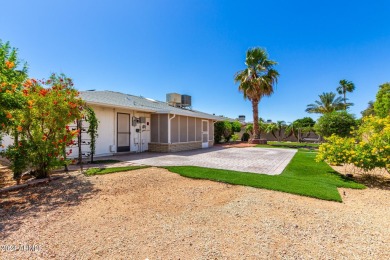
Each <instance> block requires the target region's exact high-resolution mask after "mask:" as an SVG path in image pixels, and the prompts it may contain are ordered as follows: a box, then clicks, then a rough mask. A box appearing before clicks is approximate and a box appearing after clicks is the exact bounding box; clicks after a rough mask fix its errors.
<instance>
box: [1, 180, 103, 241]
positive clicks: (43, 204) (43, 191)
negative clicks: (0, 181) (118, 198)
mask: <svg viewBox="0 0 390 260" xmlns="http://www.w3.org/2000/svg"><path fill="white" fill-rule="evenodd" d="M98 191H99V190H98V189H94V188H93V184H92V183H91V182H90V181H89V180H88V179H87V178H84V177H83V176H76V177H75V176H66V177H64V178H61V179H58V180H54V181H51V182H49V183H44V184H43V183H42V184H38V185H37V186H33V187H27V188H25V189H22V190H19V191H12V192H8V193H5V194H0V241H1V240H4V239H5V238H6V237H8V236H9V235H10V234H11V233H12V232H17V231H18V230H19V228H20V226H21V225H22V224H23V222H25V221H28V220H29V219H32V218H35V217H37V216H38V215H40V214H46V212H50V211H53V210H56V209H58V208H60V207H73V206H77V205H79V204H80V203H81V202H82V201H85V200H88V199H90V198H91V197H92V196H93V194H94V193H96V192H98Z"/></svg>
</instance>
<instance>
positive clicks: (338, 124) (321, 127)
mask: <svg viewBox="0 0 390 260" xmlns="http://www.w3.org/2000/svg"><path fill="white" fill-rule="evenodd" d="M356 125H357V122H356V120H355V117H354V116H353V115H352V114H349V113H348V112H346V111H344V110H343V111H334V112H331V113H327V114H324V115H323V116H321V117H320V118H319V119H318V120H317V123H316V124H315V125H314V130H315V132H316V133H317V134H319V135H321V136H323V137H328V136H331V135H332V134H335V135H337V136H340V137H347V136H350V135H351V131H352V128H353V127H355V126H356Z"/></svg>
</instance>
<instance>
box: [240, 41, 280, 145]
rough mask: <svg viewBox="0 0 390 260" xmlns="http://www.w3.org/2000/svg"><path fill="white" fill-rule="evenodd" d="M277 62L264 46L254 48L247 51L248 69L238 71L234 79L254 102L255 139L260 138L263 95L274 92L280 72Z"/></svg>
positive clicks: (246, 62) (245, 94)
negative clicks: (276, 67)
mask: <svg viewBox="0 0 390 260" xmlns="http://www.w3.org/2000/svg"><path fill="white" fill-rule="evenodd" d="M276 64H277V62H275V61H273V60H270V59H269V58H268V53H267V52H266V50H264V49H262V48H252V49H249V50H248V51H247V53H246V60H245V65H246V66H247V68H246V69H244V70H242V71H239V72H237V73H236V75H235V78H234V81H235V83H239V84H240V85H239V87H238V89H239V91H241V92H242V93H243V94H244V98H245V99H249V100H250V101H251V102H252V111H253V131H254V139H260V129H259V123H258V119H259V102H260V100H261V98H262V97H264V96H270V95H272V93H273V92H274V85H275V84H276V82H277V80H278V77H279V73H278V72H277V71H276V70H275V69H274V68H273V67H274V65H276Z"/></svg>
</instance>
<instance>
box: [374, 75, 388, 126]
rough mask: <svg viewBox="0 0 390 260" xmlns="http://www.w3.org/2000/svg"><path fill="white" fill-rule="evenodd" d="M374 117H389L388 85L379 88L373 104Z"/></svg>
mask: <svg viewBox="0 0 390 260" xmlns="http://www.w3.org/2000/svg"><path fill="white" fill-rule="evenodd" d="M374 110H375V115H377V116H379V117H381V118H385V117H388V116H390V83H385V84H382V85H380V86H379V91H378V93H377V94H376V100H375V103H374Z"/></svg>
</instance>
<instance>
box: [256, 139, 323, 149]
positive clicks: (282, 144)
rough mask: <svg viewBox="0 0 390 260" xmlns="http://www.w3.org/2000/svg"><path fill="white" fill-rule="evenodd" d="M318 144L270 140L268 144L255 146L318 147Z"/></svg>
mask: <svg viewBox="0 0 390 260" xmlns="http://www.w3.org/2000/svg"><path fill="white" fill-rule="evenodd" d="M319 145H320V144H317V143H298V142H276V141H271V142H268V144H259V145H257V147H268V148H272V147H278V148H308V147H310V148H315V149H316V148H318V146H319Z"/></svg>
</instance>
